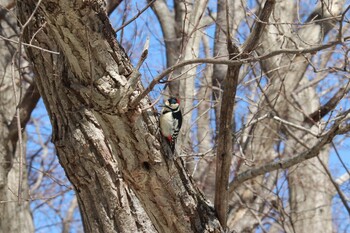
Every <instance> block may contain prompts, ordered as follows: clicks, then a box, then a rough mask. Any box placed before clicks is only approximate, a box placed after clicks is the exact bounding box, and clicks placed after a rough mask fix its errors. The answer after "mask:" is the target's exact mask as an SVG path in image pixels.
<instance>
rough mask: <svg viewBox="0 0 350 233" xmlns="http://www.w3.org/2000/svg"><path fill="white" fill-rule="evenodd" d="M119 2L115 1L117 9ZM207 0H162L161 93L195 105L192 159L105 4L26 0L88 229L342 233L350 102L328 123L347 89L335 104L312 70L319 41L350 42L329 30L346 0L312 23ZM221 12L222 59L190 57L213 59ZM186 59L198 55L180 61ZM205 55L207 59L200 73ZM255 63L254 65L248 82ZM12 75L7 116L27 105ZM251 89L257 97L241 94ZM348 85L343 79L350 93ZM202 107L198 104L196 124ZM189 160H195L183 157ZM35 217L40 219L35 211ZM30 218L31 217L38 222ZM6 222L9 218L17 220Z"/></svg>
mask: <svg viewBox="0 0 350 233" xmlns="http://www.w3.org/2000/svg"><path fill="white" fill-rule="evenodd" d="M39 2H40V1H39ZM120 2H121V1H109V3H110V4H109V5H110V6H108V5H107V7H108V8H113V7H112V6H113V5H118V4H119V3H120ZM148 2H151V1H149V0H148ZM208 2H209V1H206V0H199V1H193V0H192V1H191V0H185V1H174V2H173V3H174V4H173V6H170V5H171V4H169V3H168V2H167V1H165V0H157V1H155V2H154V3H153V4H152V5H151V8H152V10H153V12H154V13H155V14H156V17H157V18H158V20H159V23H160V26H161V28H162V32H163V36H164V38H163V39H164V45H165V48H166V58H167V68H168V69H169V70H168V71H169V72H162V74H163V73H166V74H167V76H166V75H164V77H162V79H167V81H168V83H167V90H166V91H165V92H166V93H162V94H164V95H165V96H166V97H165V98H168V95H172V96H176V97H179V98H180V99H181V106H182V111H183V113H184V119H183V127H182V130H181V133H180V135H179V138H178V143H177V150H176V151H177V152H176V154H177V155H179V157H177V158H174V157H172V153H171V152H170V148H169V146H168V144H167V143H166V142H165V140H164V139H163V138H162V136H161V135H160V132H159V127H158V125H159V124H158V117H157V112H156V110H155V109H154V108H153V106H152V103H151V101H150V100H149V99H148V97H147V94H148V93H149V92H146V90H147V89H145V88H144V87H143V86H142V84H141V81H140V79H141V78H140V76H141V75H140V73H139V71H138V70H136V69H135V68H134V67H133V66H132V64H131V62H130V60H129V58H128V56H127V55H126V53H125V52H124V49H123V48H122V47H121V45H120V44H119V43H118V42H117V40H116V39H115V31H114V30H113V28H112V26H111V24H110V22H109V19H108V17H107V13H106V9H105V1H102V0H91V1H84V0H50V1H41V2H40V4H39V3H38V2H37V1H35V0H26V1H24V0H19V1H17V13H18V14H17V15H18V18H19V20H20V24H21V25H25V27H24V26H23V27H22V39H23V42H26V43H30V44H32V45H34V46H37V47H33V46H26V47H25V49H26V53H27V56H28V58H29V60H30V61H31V63H32V67H33V70H34V72H35V75H36V78H35V84H36V88H34V89H35V90H37V91H39V92H40V95H41V96H42V98H43V101H44V103H45V106H46V108H47V111H48V114H49V116H50V120H51V124H52V131H53V132H52V142H53V143H54V145H55V148H56V150H57V154H58V158H59V161H60V163H61V165H62V166H63V168H64V170H65V173H66V175H67V177H68V179H69V180H70V182H71V183H72V185H73V186H74V189H75V192H76V198H77V200H76V201H77V203H78V205H79V208H80V211H81V215H82V220H83V225H84V230H85V232H93V233H95V232H140V233H141V232H144V233H150V232H161V233H174V232H178V233H183V232H186V233H190V232H217V233H219V232H220V233H223V232H254V231H256V229H257V227H258V226H260V227H261V229H262V231H264V232H267V231H268V230H267V229H265V228H264V226H265V225H268V226H269V227H270V228H269V230H270V232H288V233H289V232H294V233H295V232H296V233H311V232H333V231H334V229H333V223H332V198H333V197H334V195H335V191H334V189H333V188H331V187H332V185H334V182H333V183H332V182H331V179H330V177H329V174H328V173H327V172H328V171H327V172H325V166H324V164H326V165H327V163H328V160H329V151H330V148H329V143H330V142H332V140H333V138H334V137H335V136H336V135H337V134H344V133H346V132H348V131H349V128H350V126H349V124H346V120H348V116H347V115H348V113H349V112H350V110H341V111H343V112H341V111H339V112H340V113H339V114H338V115H337V118H333V119H332V120H331V121H329V122H326V123H325V122H323V121H322V117H323V116H325V114H327V113H328V112H329V111H330V110H332V109H334V108H335V107H336V105H337V103H338V102H339V98H341V97H343V96H344V95H345V94H344V95H338V94H337V95H335V96H334V98H332V99H331V100H330V101H329V104H328V105H327V106H326V107H324V106H322V105H321V103H320V99H321V97H320V94H319V92H318V91H316V85H312V84H310V83H311V82H310V81H309V77H307V75H306V74H308V70H307V69H308V68H309V67H310V66H312V62H311V61H312V58H313V55H314V54H315V52H317V51H319V50H322V49H324V48H330V47H331V46H335V45H338V44H342V43H343V41H342V40H343V39H344V38H341V37H342V35H341V33H340V34H338V35H339V36H335V37H336V38H333V39H334V41H333V44H332V43H331V44H326V45H324V43H325V42H323V41H324V39H325V38H326V36H327V35H329V34H328V33H329V32H330V31H331V30H332V29H334V28H335V26H336V25H337V21H336V20H338V19H340V17H339V15H340V14H341V13H342V10H343V9H342V8H343V5H344V2H345V1H344V0H333V1H328V0H327V1H320V3H319V5H317V6H316V7H315V9H314V10H313V11H312V12H311V13H308V15H307V16H306V17H305V18H308V19H307V20H306V23H305V24H303V25H299V24H301V23H295V22H298V19H297V18H298V17H297V16H298V14H299V12H298V7H297V6H298V5H297V4H299V2H298V1H275V0H266V1H259V3H258V4H257V5H256V7H257V9H248V7H246V3H245V1H225V0H218V2H217V12H216V13H212V12H210V10H208V7H209V5H210V4H208ZM36 4H39V5H38V6H37V5H36ZM213 23H215V24H216V29H215V38H214V47H213V51H212V53H213V56H214V58H211V59H209V58H208V59H207V60H205V59H203V60H201V62H192V63H191V60H195V59H197V58H198V57H199V56H201V52H200V49H201V46H202V45H203V48H204V54H205V55H204V56H205V57H206V58H207V57H210V53H211V52H210V49H209V48H210V46H209V41H208V38H205V37H206V36H207V35H206V34H205V33H206V32H205V30H204V28H205V27H206V26H208V25H211V24H213ZM241 24H245V25H248V26H251V28H250V31H249V32H245V31H244V30H242V31H239V30H238V28H239V27H240V25H241ZM246 29H247V28H246ZM241 33H246V34H247V37H246V38H244V40H245V41H244V42H242V43H241V44H239V43H238V42H237V41H238V40H235V38H234V37H239V36H240V34H241ZM334 34H336V33H333V35H334ZM330 40H331V39H330ZM1 42H2V41H1ZM4 43H5V42H4ZM5 44H6V43H5ZM321 45H322V46H323V45H324V47H322V46H321ZM0 49H1V48H0ZM282 50H283V52H282ZM9 51H10V50H9ZM346 55H347V54H346ZM8 56H11V55H8ZM328 59H329V57H328ZM345 59H347V57H345ZM10 61H11V59H8V60H6V61H4V65H3V66H2V67H6V66H8V64H9V62H10ZM184 61H186V62H189V63H187V65H183V66H179V64H180V63H181V62H184ZM202 61H204V62H208V64H207V66H206V68H205V69H204V72H203V75H198V72H199V70H200V69H199V68H198V67H197V65H198V64H201V63H202ZM6 62H7V63H6ZM209 63H210V64H209ZM228 64H229V65H228ZM325 64H326V63H324V65H325ZM173 66H176V68H174V67H173ZM259 72H260V74H259ZM329 72H330V71H329ZM3 73H6V74H7V73H8V71H4V72H3ZM246 73H253V74H249V75H250V76H247V77H249V80H247V79H246V78H245V75H246ZM160 76H161V75H160ZM4 77H5V79H4V80H6V82H10V81H11V77H10V76H9V77H7V76H4ZM198 77H199V78H200V80H197V78H198ZM157 78H159V76H158V77H157ZM157 78H155V79H154V80H157ZM321 78H322V77H319V79H321ZM154 80H153V81H152V83H153V82H154ZM159 80H160V79H159ZM159 80H158V81H159ZM262 80H263V81H262ZM4 83H5V82H4ZM152 83H151V84H152ZM155 84H156V83H153V87H154V85H155ZM198 84H200V87H199V88H197V85H198ZM11 85H12V84H7V86H4V87H2V86H0V87H1V88H4V90H5V91H4V92H1V99H0V100H1V101H3V103H1V104H2V106H1V107H2V108H3V109H1V111H3V112H4V113H2V115H0V120H1V122H0V123H1V124H4V126H6V122H11V121H12V119H13V116H14V114H15V108H14V107H13V106H16V105H17V104H18V103H16V102H13V100H14V98H12V96H11V95H10V93H11V91H9V90H10V87H11ZM150 87H151V88H150V89H152V85H150ZM243 88H246V89H245V91H246V92H245V93H249V92H250V93H249V94H251V95H250V96H248V94H242V96H243V97H241V98H238V97H240V96H238V95H241V93H242V89H243ZM34 89H33V90H34ZM248 89H249V90H248ZM349 89H350V88H349V87H342V88H341V90H343V91H344V93H345V92H348V91H349ZM197 90H198V93H196V91H197ZM3 93H4V94H3ZM12 93H13V91H12ZM211 95H212V96H211ZM144 96H146V97H145V98H143V97H144ZM138 97H139V98H138ZM196 98H197V99H196ZM210 98H211V99H210ZM135 99H136V100H139V99H141V100H140V101H134V100H135ZM241 99H244V100H245V101H246V102H247V103H249V107H247V109H248V110H247V115H246V116H244V117H242V118H244V119H243V120H242V124H236V122H237V118H236V117H237V114H241V112H243V110H242V111H241V109H237V106H243V107H244V106H245V105H239V103H238V102H239V101H241ZM195 101H197V102H198V106H194V103H195ZM210 101H211V103H212V104H209V103H210ZM135 102H136V103H135ZM6 104H8V105H6ZM3 106H4V107H3ZM7 106H12V107H13V108H12V109H11V108H8V107H7ZM9 109H10V110H9ZM193 109H197V110H198V111H197V118H196V121H195V122H194V123H193V116H194V114H193V112H194V111H193ZM6 111H9V112H6ZM210 112H211V113H212V115H215V117H214V118H215V119H214V120H215V122H213V123H212V121H211V120H213V119H211V118H210V114H209V113H210ZM4 122H5V123H4ZM193 125H195V126H196V127H192V126H193ZM213 125H215V127H216V128H215V130H216V132H213V131H214V130H212V128H213ZM236 126H237V127H239V128H240V129H236ZM2 128H4V130H1V129H2ZM2 128H1V129H0V133H1V136H3V137H6V135H7V134H8V135H10V137H9V138H10V141H11V143H12V144H11V143H10V144H0V153H1V156H2V157H0V159H1V161H0V162H1V167H0V188H3V189H1V190H0V195H2V192H3V191H2V190H5V189H7V186H6V185H8V184H10V183H9V182H8V181H7V177H8V178H9V177H11V171H12V170H13V171H16V170H15V169H13V168H15V166H13V167H12V164H15V163H14V162H13V161H15V160H14V158H15V157H13V156H12V155H13V154H14V149H13V148H15V147H14V145H13V142H17V141H16V140H17V139H16V137H15V136H13V135H12V134H11V132H15V131H11V130H7V128H6V127H2ZM9 128H10V129H11V127H9ZM193 128H196V130H197V131H196V134H197V135H196V136H197V137H196V138H197V139H198V140H197V141H198V143H199V144H198V147H197V148H196V146H197V145H194V143H193V140H192V138H194V137H192V135H191V133H192V132H194V131H193ZM9 132H10V133H9ZM14 135H16V134H14ZM201 143H203V144H201ZM3 151H4V152H3ZM7 152H9V153H7ZM197 152H198V154H199V156H197V157H199V159H193V156H192V155H191V153H197ZM3 155H4V156H3ZM207 156H208V157H207ZM182 157H186V158H189V160H188V161H195V162H196V166H189V165H188V164H184V162H183V159H182ZM186 166H187V168H188V169H191V170H190V174H194V175H193V178H194V179H192V177H191V176H190V175H188V172H187V170H186V168H185V167H186ZM11 169H12V170H11ZM24 173H25V171H24ZM3 174H5V175H3ZM12 176H14V177H16V176H17V177H18V174H17V175H12ZM23 176H24V177H25V174H24V175H23ZM16 179H18V178H16ZM281 182H285V183H287V184H286V185H285V186H284V188H285V189H286V190H287V191H285V192H286V193H287V194H284V195H280V194H279V193H278V192H279V191H280V190H279V188H280V187H281V185H280V183H281ZM197 184H198V187H199V188H198V187H197ZM4 188H5V189H4ZM11 189H12V188H11ZM13 189H14V190H16V188H13ZM25 189H26V185H25V184H23V190H24V191H25ZM199 189H201V190H202V191H204V193H205V194H206V195H207V196H206V197H208V199H210V200H212V201H213V205H212V204H210V203H209V202H208V201H207V200H206V198H205V197H204V196H203V194H202V193H201V191H200V190H199ZM15 193H16V192H15ZM338 193H339V191H338ZM286 197H288V198H286ZM6 198H7V197H6ZM282 198H285V199H283V200H282ZM5 200H8V199H5ZM6 203H7V202H6ZM9 203H11V202H9ZM9 203H7V204H9ZM74 205H76V203H74V201H72V206H74ZM4 206H5V205H4ZM213 206H214V207H213ZM24 207H26V206H25V205H22V206H21V209H23V208H24ZM69 211H71V210H68V214H67V218H69V216H70V215H72V213H69ZM16 213H21V212H19V211H18V210H17V212H16ZM22 215H23V216H24V215H26V216H27V217H28V211H27V212H25V213H24V214H22ZM0 217H1V213H0ZM28 219H29V218H25V220H24V222H26V221H27V223H28V225H29V226H28V229H31V228H30V221H29V220H28ZM271 219H272V220H271ZM268 220H270V221H272V223H271V222H268ZM0 221H1V222H0V227H1V224H5V222H3V221H2V218H0ZM4 229H6V228H4ZM64 231H65V232H67V231H69V225H65V226H64Z"/></svg>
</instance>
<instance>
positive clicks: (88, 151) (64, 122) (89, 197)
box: [18, 0, 220, 232]
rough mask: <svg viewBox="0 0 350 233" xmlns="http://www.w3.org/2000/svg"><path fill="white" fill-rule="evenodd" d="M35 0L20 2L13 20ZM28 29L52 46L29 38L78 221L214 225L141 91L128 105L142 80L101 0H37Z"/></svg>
mask: <svg viewBox="0 0 350 233" xmlns="http://www.w3.org/2000/svg"><path fill="white" fill-rule="evenodd" d="M35 3H36V2H35V1H29V2H28V1H19V2H18V15H19V16H20V20H21V22H26V21H27V20H28V18H29V16H30V15H31V14H32V12H33V9H34V7H35ZM44 22H46V26H43V23H44ZM39 28H40V29H41V30H40V31H38V29H39ZM35 32H37V34H35V38H34V40H33V43H35V44H36V45H38V46H40V47H43V48H47V49H50V50H52V51H58V52H59V53H60V55H56V54H52V53H51V54H50V53H47V52H45V51H41V50H38V49H33V48H27V54H28V56H29V58H30V59H31V61H32V62H33V67H34V69H35V71H36V74H37V80H36V81H37V85H38V89H39V91H40V94H41V96H42V98H43V100H44V103H45V105H46V108H47V110H48V113H49V115H50V119H51V123H52V127H53V135H52V136H53V139H52V141H53V143H54V144H55V147H56V149H57V154H58V157H59V160H60V163H61V164H62V166H63V167H64V169H65V172H66V174H67V177H68V178H69V180H70V181H71V182H72V184H73V186H74V187H75V190H76V194H77V198H78V203H79V206H80V210H81V213H82V218H83V223H84V228H85V231H86V232H114V231H123V232H153V231H154V230H152V229H154V228H153V227H152V224H153V225H154V227H155V229H156V230H157V231H158V232H214V231H217V230H219V231H220V224H219V223H218V221H217V219H216V217H215V213H214V211H213V209H212V208H210V207H209V206H208V204H207V203H206V202H205V200H204V198H203V197H202V195H201V194H200V192H199V191H198V190H196V188H195V187H194V186H193V185H192V182H191V181H190V179H189V177H188V176H187V174H186V172H185V171H184V169H183V166H182V165H181V164H180V163H178V162H176V161H173V160H170V159H169V157H168V156H169V155H168V154H167V151H164V150H163V149H162V147H161V143H160V141H159V140H160V138H161V137H160V135H159V132H158V130H157V125H158V123H157V119H156V117H155V115H154V111H153V110H152V109H151V108H146V107H148V103H149V102H148V100H147V98H145V99H144V100H142V101H141V102H140V103H139V105H138V106H137V107H136V108H130V107H129V103H130V101H132V99H133V98H134V97H135V96H137V95H138V94H139V93H140V92H142V90H143V89H142V87H141V85H140V84H139V82H138V78H139V73H138V71H137V70H134V69H133V67H132V66H131V64H130V62H129V60H128V58H127V57H126V55H125V53H124V52H123V50H122V49H121V48H120V46H119V45H118V43H117V42H116V40H115V36H114V31H113V29H112V28H111V25H110V24H109V20H108V18H107V16H106V13H105V11H104V9H103V1H90V2H86V1H82V0H76V1H58V0H57V1H50V2H46V1H43V2H42V3H41V4H40V6H39V8H38V10H37V12H36V13H35V15H34V17H33V19H32V20H31V21H30V26H29V27H28V28H27V30H26V31H25V33H24V40H25V41H30V39H31V38H32V36H33V35H34V33H35ZM143 109H146V110H143ZM124 182H125V183H124ZM129 187H130V188H131V190H132V191H131V190H130V189H129ZM121 192H122V193H121ZM133 193H135V195H136V196H137V198H136V197H134V196H133ZM137 199H139V200H140V202H138V200H137ZM141 206H142V208H143V209H144V210H145V212H146V213H147V215H148V216H149V218H148V217H147V215H146V214H145V212H144V211H142V208H141ZM135 210H136V211H135ZM151 222H152V224H151ZM179 223H181V224H179Z"/></svg>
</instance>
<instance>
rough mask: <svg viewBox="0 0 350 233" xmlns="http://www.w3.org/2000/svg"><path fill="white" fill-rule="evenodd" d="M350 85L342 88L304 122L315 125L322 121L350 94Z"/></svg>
mask: <svg viewBox="0 0 350 233" xmlns="http://www.w3.org/2000/svg"><path fill="white" fill-rule="evenodd" d="M349 90H350V85H349V83H347V84H346V86H345V87H342V88H340V89H339V90H338V91H337V92H336V93H335V95H334V96H333V97H332V98H330V99H329V100H328V101H327V103H325V104H324V105H322V106H321V107H320V108H319V109H317V110H316V111H314V112H313V113H311V114H310V115H309V116H306V117H305V118H304V122H306V123H315V122H318V121H320V120H321V119H322V118H323V117H324V116H325V115H327V114H328V113H329V112H330V111H332V110H333V109H334V108H335V107H336V106H337V104H338V103H339V101H340V100H341V99H343V97H344V96H345V95H346V94H347V93H348V92H349Z"/></svg>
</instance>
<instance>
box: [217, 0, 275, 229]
mask: <svg viewBox="0 0 350 233" xmlns="http://www.w3.org/2000/svg"><path fill="white" fill-rule="evenodd" d="M274 5H275V0H267V1H266V3H265V6H264V8H263V9H262V12H261V16H262V19H263V20H265V21H266V22H267V21H268V19H269V17H270V14H271V12H272V10H273V8H274ZM228 15H229V14H228V7H227V1H226V20H227V24H226V25H227V27H226V31H227V32H228V33H227V34H228V35H227V37H226V39H227V50H228V52H229V58H230V60H239V59H240V58H241V57H242V56H243V57H244V56H246V54H243V55H241V53H239V49H238V47H237V46H236V45H234V44H233V43H232V40H231V38H230V32H229V26H228V25H230V23H229V17H228ZM265 26H266V24H262V23H257V24H256V25H255V27H254V28H253V31H252V33H251V34H250V36H249V38H248V39H247V41H246V43H245V46H243V47H244V49H243V53H250V52H251V51H252V50H253V49H254V48H255V47H256V46H257V44H258V42H259V39H260V36H261V34H262V31H263V29H264V28H265ZM240 68H241V64H240V65H235V66H229V67H228V69H227V74H226V78H225V80H224V89H223V95H222V105H221V109H220V122H219V135H218V147H217V160H216V177H215V178H216V179H215V201H214V206H215V209H216V212H217V214H218V218H219V221H220V223H221V225H222V226H223V227H224V228H226V226H227V214H228V194H229V192H228V188H227V187H228V182H229V175H230V167H231V160H232V147H233V144H232V132H231V131H232V128H233V127H232V126H233V124H232V115H233V107H234V104H235V97H236V91H237V86H238V77H239V70H240Z"/></svg>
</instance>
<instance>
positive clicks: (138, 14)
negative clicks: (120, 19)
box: [115, 0, 156, 32]
mask: <svg viewBox="0 0 350 233" xmlns="http://www.w3.org/2000/svg"><path fill="white" fill-rule="evenodd" d="M155 1H156V0H152V1H151V2H149V3H148V4H147V5H146V6H145V7H144V8H143V9H142V10H140V11H139V12H138V13H137V14H136V15H135V16H134V17H132V18H131V19H130V20H128V21H127V22H126V23H124V24H123V25H122V26H120V27H119V28H117V29H116V30H115V32H118V31H120V30H121V29H123V28H124V27H126V26H128V25H129V24H130V23H132V22H133V21H134V20H135V19H137V18H138V17H139V16H140V15H141V14H142V13H143V12H145V11H146V10H147V9H148V7H150V6H151V5H152V4H153V3H154V2H155Z"/></svg>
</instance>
